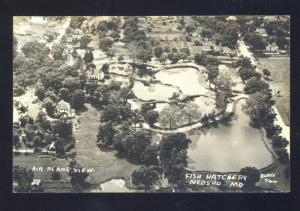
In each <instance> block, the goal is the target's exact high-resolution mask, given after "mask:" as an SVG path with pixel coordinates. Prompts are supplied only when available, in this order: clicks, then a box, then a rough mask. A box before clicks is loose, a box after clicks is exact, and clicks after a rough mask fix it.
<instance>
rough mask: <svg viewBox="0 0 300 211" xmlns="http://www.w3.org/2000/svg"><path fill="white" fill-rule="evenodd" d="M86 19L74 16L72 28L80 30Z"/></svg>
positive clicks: (71, 22)
mask: <svg viewBox="0 0 300 211" xmlns="http://www.w3.org/2000/svg"><path fill="white" fill-rule="evenodd" d="M85 19H86V18H85V17H82V16H72V17H71V21H70V27H71V28H73V29H80V28H81V25H82V24H83V21H84V20H85Z"/></svg>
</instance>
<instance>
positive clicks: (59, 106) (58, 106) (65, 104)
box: [57, 100, 70, 110]
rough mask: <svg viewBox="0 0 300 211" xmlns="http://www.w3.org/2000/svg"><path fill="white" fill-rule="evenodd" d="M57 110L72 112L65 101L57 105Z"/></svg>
mask: <svg viewBox="0 0 300 211" xmlns="http://www.w3.org/2000/svg"><path fill="white" fill-rule="evenodd" d="M57 109H59V110H70V105H69V103H67V102H66V101H64V100H61V101H59V103H58V105H57Z"/></svg>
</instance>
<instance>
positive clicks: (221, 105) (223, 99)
mask: <svg viewBox="0 0 300 211" xmlns="http://www.w3.org/2000/svg"><path fill="white" fill-rule="evenodd" d="M227 100H228V94H227V93H226V92H217V93H216V108H217V109H219V110H221V111H222V112H224V111H225V110H226V108H227Z"/></svg>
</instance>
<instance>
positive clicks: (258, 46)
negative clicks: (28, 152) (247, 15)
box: [244, 33, 266, 50]
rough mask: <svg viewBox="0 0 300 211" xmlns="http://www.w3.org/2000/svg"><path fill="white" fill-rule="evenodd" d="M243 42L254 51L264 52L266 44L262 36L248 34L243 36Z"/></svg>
mask: <svg viewBox="0 0 300 211" xmlns="http://www.w3.org/2000/svg"><path fill="white" fill-rule="evenodd" d="M244 41H245V42H246V43H247V44H249V45H250V46H251V47H252V48H253V49H254V50H265V49H266V43H265V41H264V40H263V38H262V36H261V35H259V34H256V33H248V34H246V35H245V36H244Z"/></svg>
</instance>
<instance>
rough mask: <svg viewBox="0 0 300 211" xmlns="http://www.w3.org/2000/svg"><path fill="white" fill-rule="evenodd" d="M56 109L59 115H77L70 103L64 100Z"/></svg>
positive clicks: (70, 116)
mask: <svg viewBox="0 0 300 211" xmlns="http://www.w3.org/2000/svg"><path fill="white" fill-rule="evenodd" d="M56 111H57V114H58V115H65V116H66V117H68V118H73V117H75V112H74V109H71V107H70V104H69V103H67V102H66V101H64V100H61V101H59V103H58V105H57V107H56Z"/></svg>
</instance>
